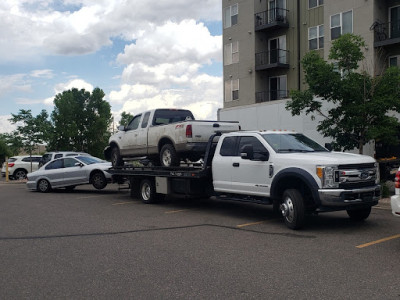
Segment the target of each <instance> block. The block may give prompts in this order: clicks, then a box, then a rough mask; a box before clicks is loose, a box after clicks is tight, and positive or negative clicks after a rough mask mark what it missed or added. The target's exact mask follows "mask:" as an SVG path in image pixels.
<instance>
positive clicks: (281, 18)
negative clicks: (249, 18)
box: [254, 8, 289, 30]
mask: <svg viewBox="0 0 400 300" xmlns="http://www.w3.org/2000/svg"><path fill="white" fill-rule="evenodd" d="M287 13H288V10H287V9H283V8H274V9H269V10H267V11H263V12H260V13H256V14H255V17H254V20H255V29H256V30H264V29H269V28H273V27H289V23H288V19H287Z"/></svg>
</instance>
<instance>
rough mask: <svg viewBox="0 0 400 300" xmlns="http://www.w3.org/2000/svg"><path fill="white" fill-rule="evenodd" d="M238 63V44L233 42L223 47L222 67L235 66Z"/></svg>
mask: <svg viewBox="0 0 400 300" xmlns="http://www.w3.org/2000/svg"><path fill="white" fill-rule="evenodd" d="M238 62H239V42H238V41H236V42H233V43H230V44H226V45H225V46H224V65H225V66H227V65H231V64H236V63H238Z"/></svg>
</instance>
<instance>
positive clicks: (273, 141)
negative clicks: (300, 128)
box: [262, 133, 328, 153]
mask: <svg viewBox="0 0 400 300" xmlns="http://www.w3.org/2000/svg"><path fill="white" fill-rule="evenodd" d="M262 136H263V138H264V139H265V140H266V141H267V142H268V144H269V145H270V146H271V147H272V148H273V149H274V150H275V152H277V153H285V152H286V153H289V152H314V151H324V152H328V150H327V149H325V148H324V147H322V146H321V145H320V144H318V143H317V142H315V141H313V140H312V139H310V138H308V137H306V136H305V135H303V134H301V133H292V134H274V133H266V134H263V135H262Z"/></svg>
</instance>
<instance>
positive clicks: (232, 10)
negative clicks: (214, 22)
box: [224, 3, 239, 28]
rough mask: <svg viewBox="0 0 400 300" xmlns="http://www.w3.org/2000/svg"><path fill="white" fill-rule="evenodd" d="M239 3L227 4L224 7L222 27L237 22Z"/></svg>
mask: <svg viewBox="0 0 400 300" xmlns="http://www.w3.org/2000/svg"><path fill="white" fill-rule="evenodd" d="M238 13H239V5H238V4H237V3H236V4H235V5H232V6H228V7H227V8H225V9H224V28H228V27H231V26H233V25H236V24H237V22H238Z"/></svg>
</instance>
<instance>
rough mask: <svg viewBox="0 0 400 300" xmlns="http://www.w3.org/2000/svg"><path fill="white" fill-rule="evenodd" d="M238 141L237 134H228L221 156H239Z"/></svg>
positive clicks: (222, 146)
mask: <svg viewBox="0 0 400 300" xmlns="http://www.w3.org/2000/svg"><path fill="white" fill-rule="evenodd" d="M236 141H237V137H236V136H228V137H226V138H224V141H223V142H222V145H221V150H220V151H219V154H221V156H237V151H236Z"/></svg>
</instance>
